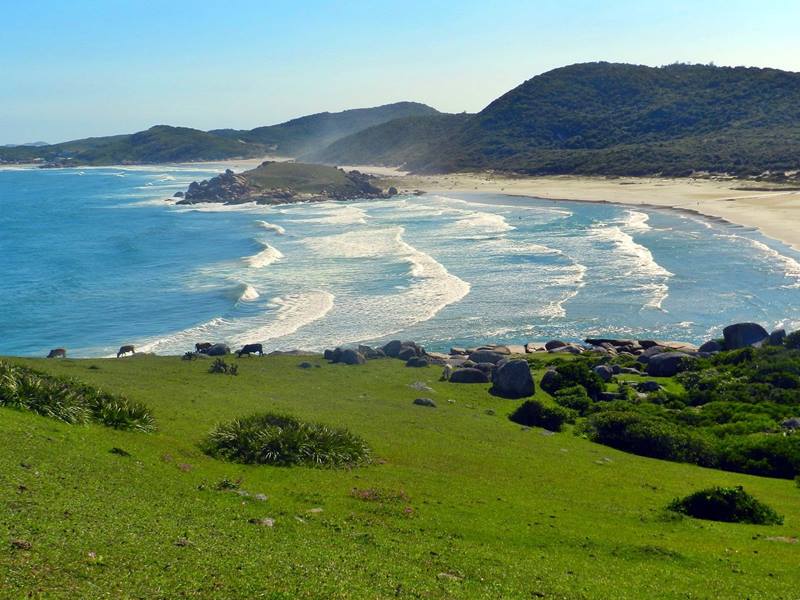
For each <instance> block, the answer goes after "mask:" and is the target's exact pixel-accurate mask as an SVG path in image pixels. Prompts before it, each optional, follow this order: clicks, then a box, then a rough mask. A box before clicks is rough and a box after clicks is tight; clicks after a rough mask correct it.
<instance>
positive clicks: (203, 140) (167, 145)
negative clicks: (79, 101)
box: [0, 125, 265, 166]
mask: <svg viewBox="0 0 800 600" xmlns="http://www.w3.org/2000/svg"><path fill="white" fill-rule="evenodd" d="M264 154H265V150H264V148H263V147H260V146H258V145H256V144H246V143H243V142H240V141H238V140H231V139H226V138H220V137H218V136H214V135H211V134H209V133H206V132H204V131H199V130H197V129H190V128H188V127H171V126H169V125H156V126H155V127H151V128H150V129H148V130H146V131H140V132H138V133H133V134H130V135H115V136H110V137H101V138H87V139H85V140H75V141H72V142H64V143H62V144H53V145H50V146H40V147H24V148H20V147H17V148H7V149H3V148H0V160H6V161H13V160H16V161H25V160H34V159H37V158H38V159H43V160H44V161H46V162H48V163H52V164H55V165H65V166H69V165H115V164H116V165H119V164H147V163H164V162H184V161H202V160H223V159H227V158H242V157H254V156H263V155H264Z"/></svg>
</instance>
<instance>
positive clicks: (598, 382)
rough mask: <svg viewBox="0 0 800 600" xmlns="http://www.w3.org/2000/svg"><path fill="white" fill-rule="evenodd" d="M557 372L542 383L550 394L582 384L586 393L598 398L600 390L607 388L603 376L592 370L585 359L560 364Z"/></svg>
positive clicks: (595, 398) (592, 397)
mask: <svg viewBox="0 0 800 600" xmlns="http://www.w3.org/2000/svg"><path fill="white" fill-rule="evenodd" d="M555 372H556V375H555V376H550V377H549V378H548V380H543V381H542V385H541V387H542V389H543V390H544V391H545V392H547V393H548V394H550V395H554V394H555V393H556V392H557V391H558V390H560V389H563V388H566V387H573V386H576V385H580V386H583V387H584V388H585V389H586V393H587V394H588V395H589V397H590V398H591V399H592V400H597V397H598V396H599V395H600V392H602V391H603V390H605V389H606V388H605V383H604V382H603V380H602V378H601V377H600V376H599V375H598V374H597V373H595V372H594V371H592V370H591V369H590V368H589V366H588V364H587V363H586V362H584V361H583V360H580V359H576V360H574V361H571V362H568V363H564V364H562V365H559V366H557V367H556V369H555Z"/></svg>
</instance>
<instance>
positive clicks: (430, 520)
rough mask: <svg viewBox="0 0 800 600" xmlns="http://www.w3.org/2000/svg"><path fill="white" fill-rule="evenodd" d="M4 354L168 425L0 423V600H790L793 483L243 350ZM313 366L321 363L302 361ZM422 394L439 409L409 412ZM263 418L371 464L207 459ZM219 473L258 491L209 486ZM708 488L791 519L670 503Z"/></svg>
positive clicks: (457, 393)
mask: <svg viewBox="0 0 800 600" xmlns="http://www.w3.org/2000/svg"><path fill="white" fill-rule="evenodd" d="M13 360H14V361H15V362H17V363H20V364H26V365H29V366H34V367H36V368H38V369H41V370H46V371H48V372H51V373H58V374H68V375H71V376H74V377H76V378H79V379H80V380H82V381H84V382H87V383H91V384H95V385H99V386H101V387H102V388H104V389H106V390H108V391H112V392H115V393H122V394H125V395H127V396H128V397H130V398H131V399H132V400H137V401H141V402H144V403H146V404H147V405H148V406H150V408H151V409H152V410H153V413H154V415H155V418H156V420H157V423H158V428H159V429H158V431H157V432H155V433H151V434H146V433H130V432H121V431H116V430H113V429H109V428H107V427H103V426H100V425H87V426H70V425H66V424H62V423H61V422H58V421H55V420H52V419H47V418H44V417H41V416H37V415H35V414H32V413H27V412H21V411H17V410H12V409H5V408H3V409H0V439H2V441H3V443H2V446H0V507H2V508H1V509H0V510H1V511H2V512H0V515H2V518H0V537H1V538H2V540H1V541H2V545H1V546H0V596H1V597H3V598H21V597H28V596H32V597H64V598H128V597H133V598H181V597H219V598H237V597H243V598H287V599H289V598H329V597H341V598H384V597H400V598H417V597H422V598H637V599H638V598H712V597H713V598H765V599H767V598H768V599H777V598H797V597H798V594H800V590H798V587H799V586H800V572H798V570H797V565H798V556H799V555H798V549H799V548H800V546H798V545H795V544H793V543H790V542H791V540H792V539H793V538H795V537H797V536H798V535H800V490H799V489H798V488H797V486H796V485H795V483H794V482H792V481H787V480H779V479H767V478H759V477H753V476H747V475H740V474H736V473H729V472H722V471H714V470H709V469H703V468H700V467H695V466H691V465H683V464H677V463H670V462H664V461H658V460H653V459H647V458H642V457H638V456H633V455H630V454H625V453H622V452H619V451H616V450H613V449H611V448H607V447H604V446H600V445H597V444H593V443H590V442H588V441H586V440H584V439H581V438H578V437H576V436H574V435H573V434H572V432H571V431H566V432H564V433H559V434H549V432H545V431H544V430H541V429H536V428H533V429H526V428H521V427H520V426H519V425H516V424H514V423H512V422H510V421H509V420H508V419H507V415H508V414H509V413H510V412H512V411H513V410H514V408H516V407H517V406H518V405H519V402H518V401H510V400H503V399H499V398H495V397H493V396H491V395H489V394H488V393H487V389H486V388H487V387H488V386H484V385H455V384H450V383H446V382H439V381H438V377H439V373H440V371H439V369H437V368H427V369H411V368H406V367H404V366H403V363H402V362H400V361H396V360H382V361H371V362H369V363H368V364H367V365H364V366H352V367H350V366H344V365H329V364H327V363H325V362H324V361H322V360H321V359H307V358H303V357H288V356H279V357H269V358H261V359H260V358H255V357H254V358H250V359H247V358H242V359H241V360H236V359H235V358H233V359H231V361H232V362H236V363H237V364H238V365H239V375H238V376H237V377H231V376H227V375H213V374H209V373H207V372H206V370H207V368H208V365H209V362H208V361H205V360H200V361H194V362H185V361H181V360H180V359H178V358H173V357H146V356H137V357H135V358H130V359H121V360H113V359H105V360H103V359H92V360H63V361H55V360H51V361H47V360H34V359H25V360H23V359H13ZM304 360H311V362H313V363H314V364H317V365H319V368H311V369H301V368H298V364H299V363H301V362H303V361H304ZM539 375H541V372H538V373H537V376H539ZM537 378H538V377H537ZM415 382H422V383H424V384H425V385H427V386H429V387H430V388H432V391H422V392H421V391H417V389H415V388H414V387H411V385H412V384H415ZM537 394H538V395H541V396H542V397H544V396H545V394H543V393H542V392H537ZM420 396H427V397H431V398H433V399H434V400H435V401H436V403H437V405H438V407H437V408H427V407H421V406H415V405H413V404H412V401H413V400H414V398H417V397H420ZM266 410H274V411H277V412H281V413H288V414H292V415H294V416H296V417H299V418H302V419H307V420H313V421H320V422H323V423H328V424H332V425H343V426H346V427H348V428H349V429H350V430H351V431H352V432H353V433H356V434H358V435H360V436H362V437H364V438H365V439H366V440H367V441H368V442H369V444H370V445H371V446H372V449H373V452H374V455H375V460H374V462H373V464H372V465H370V466H367V467H363V468H359V469H354V470H351V471H341V470H321V469H310V468H301V467H295V468H280V467H268V466H258V467H254V466H244V465H237V464H229V463H224V462H221V461H218V460H214V459H212V458H209V457H207V456H205V455H204V454H203V453H202V452H201V451H200V450H199V447H198V444H199V442H200V441H201V440H202V439H203V437H204V436H205V435H206V434H207V433H208V432H209V430H210V429H211V428H212V427H213V426H214V425H216V424H217V423H219V422H222V421H228V420H230V419H233V418H236V417H242V416H247V415H249V414H251V413H253V412H256V411H266ZM114 448H117V449H121V450H124V452H126V453H129V454H130V456H125V455H124V454H122V453H120V452H119V451H117V452H111V450H112V449H114ZM224 479H228V480H230V481H235V480H239V479H241V483H240V491H246V492H248V493H249V494H250V495H249V496H245V495H240V494H238V493H236V491H231V490H219V489H217V484H218V483H219V482H220V481H222V480H224ZM712 485H743V486H744V487H745V489H746V490H747V491H749V492H751V493H752V494H753V495H755V496H756V497H757V498H759V499H760V500H762V501H764V502H766V503H767V504H769V505H771V506H772V507H773V508H775V509H776V510H777V511H778V512H779V513H780V514H781V515H783V516H784V517H785V523H784V525H782V526H766V527H765V526H754V525H737V524H727V523H717V522H708V521H697V520H693V519H689V518H679V517H676V516H670V514H671V513H666V512H665V511H664V507H665V506H666V504H667V503H668V502H670V501H671V500H672V499H673V498H675V497H677V496H684V495H686V494H688V493H691V492H693V491H696V490H698V489H701V488H705V487H709V486H712ZM256 494H265V495H266V496H267V499H266V500H263V499H257V498H256V497H255V495H256ZM262 519H273V520H274V526H273V527H269V526H264V525H262V524H260V523H259V521H260V520H262ZM251 520H255V521H256V523H255V524H254V523H251V522H250V521H251ZM12 540H18V541H19V540H22V541H25V542H29V543H30V548H29V549H23V548H17V547H14V545H13V544H12Z"/></svg>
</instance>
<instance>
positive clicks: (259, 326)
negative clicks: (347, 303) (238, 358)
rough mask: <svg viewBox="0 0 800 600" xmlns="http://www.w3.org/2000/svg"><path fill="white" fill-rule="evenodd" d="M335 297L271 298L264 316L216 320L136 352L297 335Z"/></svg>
mask: <svg viewBox="0 0 800 600" xmlns="http://www.w3.org/2000/svg"><path fill="white" fill-rule="evenodd" d="M333 303H334V296H333V294H331V293H329V292H326V291H319V290H317V291H310V292H303V293H297V294H290V295H286V296H282V297H278V298H273V299H272V300H271V301H270V304H269V306H268V307H267V308H268V310H266V311H265V312H264V313H263V314H261V315H258V316H254V317H241V318H235V317H216V318H214V319H211V320H209V321H206V322H205V323H201V324H199V325H195V326H194V327H189V328H188V329H184V330H182V331H178V332H175V333H172V334H170V335H166V336H164V337H161V338H158V339H156V340H151V341H147V342H144V343H140V344H137V346H136V347H137V350H138V351H139V352H155V353H162V354H179V353H181V352H186V351H188V350H192V349H193V348H194V344H195V343H196V342H203V341H213V342H218V341H219V342H221V341H224V342H226V343H227V344H229V345H231V346H232V347H237V346H241V345H243V344H246V343H250V342H268V341H270V340H276V339H278V338H281V337H285V336H288V335H291V334H293V333H295V332H297V331H298V330H299V329H301V328H302V327H305V326H306V325H309V324H311V323H313V322H315V321H318V320H320V319H322V318H324V317H325V315H327V314H328V313H329V312H330V310H331V308H333Z"/></svg>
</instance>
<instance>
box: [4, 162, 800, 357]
mask: <svg viewBox="0 0 800 600" xmlns="http://www.w3.org/2000/svg"><path fill="white" fill-rule="evenodd" d="M220 170H221V167H220V166H219V165H205V166H196V167H191V168H187V167H125V168H121V167H120V168H99V169H94V168H93V169H54V170H34V169H31V170H24V169H20V170H0V209H1V210H0V253H2V256H3V262H2V266H0V354H19V355H41V354H44V353H46V352H47V351H48V350H49V349H50V348H53V347H56V346H63V347H66V348H68V350H69V352H70V355H73V356H104V355H108V354H111V353H113V352H115V351H116V349H117V348H118V347H119V346H120V345H121V344H123V343H133V344H136V345H137V347H138V348H139V349H140V350H144V351H152V352H156V353H163V354H175V353H180V352H183V351H185V350H187V349H190V348H191V347H192V346H193V344H194V343H195V342H197V341H206V340H208V341H227V342H228V343H229V344H230V345H232V346H236V345H239V344H242V343H245V342H263V343H264V344H265V346H266V348H267V349H270V350H271V349H291V348H302V349H311V350H318V349H321V348H323V347H327V346H333V345H336V344H343V343H356V342H375V341H380V340H386V339H390V338H394V337H402V338H406V339H414V340H417V341H419V342H421V343H424V344H425V345H426V346H428V347H429V348H432V349H440V350H441V349H446V348H448V347H449V346H450V345H470V344H476V343H485V342H491V341H498V342H507V343H523V342H527V341H541V340H546V339H550V338H552V337H560V338H566V339H580V338H583V337H585V336H589V335H612V336H619V337H627V336H634V337H635V336H646V337H656V338H662V339H680V340H689V341H695V342H699V341H703V340H705V339H707V338H709V337H711V336H714V335H718V334H719V332H720V329H721V327H722V326H724V325H725V324H728V323H730V322H734V321H741V320H753V321H758V322H761V323H763V324H764V325H766V326H770V327H771V326H775V325H778V324H784V325H786V326H788V327H797V326H798V325H800V302H798V294H800V254H798V253H797V252H794V251H793V250H791V249H790V248H788V247H786V246H784V245H782V244H780V243H778V242H775V241H772V240H768V239H767V238H764V237H763V236H761V235H760V234H759V233H758V232H756V231H753V230H749V229H746V228H741V227H735V226H731V225H727V224H723V223H718V222H714V221H709V220H705V219H702V218H700V217H695V216H691V215H688V214H681V213H677V212H670V211H660V210H652V209H646V208H639V207H630V206H617V205H612V204H588V203H564V202H562V203H553V202H550V201H546V200H538V199H533V198H514V197H508V196H498V195H487V194H448V195H434V194H431V195H425V196H420V197H399V198H394V199H392V200H381V201H363V202H348V203H339V202H330V203H324V204H314V205H290V206H278V207H259V206H255V205H245V206H239V207H227V206H219V205H208V206H201V207H194V208H193V207H178V206H175V205H174V204H173V203H171V202H166V201H164V199H165V198H168V197H169V196H171V195H172V194H173V193H174V192H176V191H179V190H183V189H185V188H186V186H187V185H188V183H189V182H191V181H192V180H195V179H201V178H207V177H209V176H210V175H213V174H215V173H217V172H219V171H220ZM642 202H647V197H642Z"/></svg>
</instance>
